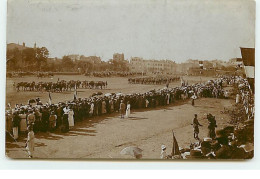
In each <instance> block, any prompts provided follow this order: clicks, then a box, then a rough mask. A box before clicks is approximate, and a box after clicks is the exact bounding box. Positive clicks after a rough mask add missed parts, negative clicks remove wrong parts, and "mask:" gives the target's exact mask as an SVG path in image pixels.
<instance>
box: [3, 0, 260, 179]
mask: <svg viewBox="0 0 260 179" xmlns="http://www.w3.org/2000/svg"><path fill="white" fill-rule="evenodd" d="M6 4H7V0H0V23H1V25H0V39H1V40H0V60H1V63H0V85H1V90H0V99H1V101H0V119H1V120H0V131H1V132H0V139H1V140H0V141H1V144H0V169H51V170H52V169H66V170H68V169H76V170H77V169H120V170H122V169H137V170H139V169H148V170H156V169H161V170H164V169H179V170H186V169H213V170H214V169H224V170H226V169H236V170H243V169H260V157H259V154H260V146H259V144H260V142H259V138H260V137H259V136H260V135H259V134H260V127H259V126H260V122H259V118H260V112H259V111H258V109H259V108H260V100H259V92H258V93H256V114H255V139H256V140H255V157H254V159H252V160H249V161H241V162H231V161H230V162H227V161H225V162H149V161H147V162H100V161H47V160H42V161H28V160H27V161H25V160H10V159H7V158H6V157H5V146H4V141H5V136H4V135H5V134H4V133H3V132H2V131H4V130H5V129H4V128H5V125H4V121H5V120H4V119H5V111H4V108H5V75H6V73H5V72H6V70H5V54H6V43H5V42H6V14H7V9H6ZM259 10H260V0H256V16H257V19H258V21H257V20H256V72H255V75H256V79H259V78H260V72H258V71H257V69H258V68H260V67H259V66H260V62H259V61H260V52H259V48H260V47H259V46H260V44H259V43H260V38H259V30H260V20H259V14H260V13H259ZM255 86H256V90H255V91H256V92H257V91H258V90H257V89H259V87H260V84H259V82H258V81H257V80H256V83H255ZM184 173H185V172H184ZM28 174H29V173H28ZM39 175H41V174H39V173H38V175H34V176H35V177H38V176H39ZM214 175H215V174H214V173H211V174H210V175H209V176H210V177H211V178H212V177H213V176H214ZM25 176H26V175H25ZM27 176H28V175H27ZM31 176H33V175H31ZM124 176H125V175H124ZM124 176H122V178H123V177H124ZM173 176H174V175H173ZM195 176H197V177H201V176H200V174H199V173H197V174H195V175H193V177H195ZM86 177H88V174H86ZM158 177H163V175H162V176H158ZM158 177H157V178H158ZM213 178H214V177H213Z"/></svg>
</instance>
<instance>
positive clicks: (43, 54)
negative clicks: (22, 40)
mask: <svg viewBox="0 0 260 179" xmlns="http://www.w3.org/2000/svg"><path fill="white" fill-rule="evenodd" d="M48 57H49V51H48V49H47V48H46V47H42V48H37V49H36V54H35V59H36V63H37V67H38V70H41V65H42V64H46V61H47V58H48Z"/></svg>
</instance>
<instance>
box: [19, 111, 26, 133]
mask: <svg viewBox="0 0 260 179" xmlns="http://www.w3.org/2000/svg"><path fill="white" fill-rule="evenodd" d="M19 117H20V119H21V121H20V132H26V131H27V122H26V114H25V112H24V111H22V112H21V114H19Z"/></svg>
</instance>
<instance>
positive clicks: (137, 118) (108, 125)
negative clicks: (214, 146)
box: [6, 98, 234, 159]
mask: <svg viewBox="0 0 260 179" xmlns="http://www.w3.org/2000/svg"><path fill="white" fill-rule="evenodd" d="M232 105H234V102H233V101H232V99H215V98H200V99H198V100H196V101H195V106H192V105H191V102H190V101H185V102H178V103H175V104H173V105H169V106H164V107H158V108H155V109H147V110H143V109H142V110H135V111H131V117H130V118H128V119H120V118H119V114H118V113H113V114H111V115H109V116H100V117H95V118H91V119H87V120H84V121H82V122H78V123H76V124H75V127H74V129H72V130H70V131H69V132H68V133H59V132H55V133H49V132H47V133H42V132H39V133H36V134H35V138H36V139H35V154H34V156H35V157H34V158H46V159H62V158H63V159H64V158H70V159H73V158H79V159H119V158H120V159H133V158H132V157H131V156H123V155H120V151H121V150H122V149H124V148H125V147H127V146H138V147H139V148H141V149H143V159H159V158H160V151H161V148H160V147H161V145H162V144H164V145H166V146H167V150H166V152H167V153H169V154H170V152H171V149H172V130H174V132H175V136H176V139H177V141H178V144H179V146H180V147H183V148H184V147H188V146H189V145H190V143H191V142H195V139H193V128H192V126H191V121H192V119H193V117H194V114H198V119H199V122H200V123H201V124H202V125H203V127H200V134H199V137H200V138H203V137H206V136H207V132H208V129H207V125H208V121H207V119H206V115H205V114H206V113H209V112H210V113H212V114H213V115H214V116H216V120H217V125H218V128H221V127H223V126H226V125H227V123H228V121H229V119H230V118H229V116H228V114H222V113H221V111H222V110H223V109H224V107H226V108H230V107H231V106H232ZM218 128H217V129H218ZM25 141H26V138H25V135H24V136H21V137H20V138H19V139H18V141H17V142H14V141H12V140H9V139H8V140H7V141H6V153H7V156H8V157H10V158H28V155H27V153H26V151H25V148H24V147H25Z"/></svg>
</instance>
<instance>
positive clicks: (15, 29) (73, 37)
mask: <svg viewBox="0 0 260 179" xmlns="http://www.w3.org/2000/svg"><path fill="white" fill-rule="evenodd" d="M121 1H122V0H121ZM254 33H255V3H254V1H251V0H214V1H212V0H208V1H206V0H186V1H184V0H182V1H181V0H168V1H166V0H165V1H163V0H160V1H156V0H150V1H148V0H141V1H128V0H125V1H123V2H120V1H116V0H114V1H109V2H108V1H101V0H95V1H93V0H91V1H90V0H85V1H83V0H81V1H77V0H41V1H37V0H9V2H8V20H7V43H11V42H14V43H17V42H18V41H19V43H20V44H22V42H25V43H26V46H30V47H33V44H34V42H36V43H37V46H40V47H41V46H45V47H47V48H48V49H49V51H50V56H51V57H62V56H63V55H67V54H82V55H85V56H90V55H97V56H100V57H101V58H102V60H108V59H110V58H112V56H113V53H115V52H118V53H124V54H125V58H127V59H129V58H130V57H131V56H132V57H135V56H139V57H143V58H145V59H171V60H175V61H176V62H183V61H185V60H187V59H201V60H212V59H222V60H229V59H230V58H233V57H241V54H240V49H239V47H254V45H255V44H254V36H255V35H254Z"/></svg>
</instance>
